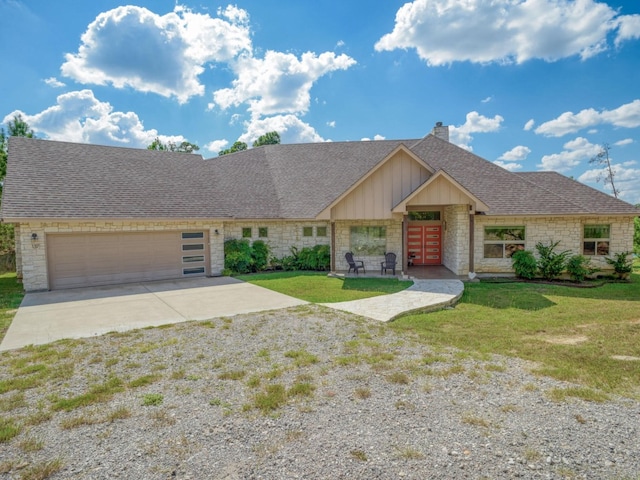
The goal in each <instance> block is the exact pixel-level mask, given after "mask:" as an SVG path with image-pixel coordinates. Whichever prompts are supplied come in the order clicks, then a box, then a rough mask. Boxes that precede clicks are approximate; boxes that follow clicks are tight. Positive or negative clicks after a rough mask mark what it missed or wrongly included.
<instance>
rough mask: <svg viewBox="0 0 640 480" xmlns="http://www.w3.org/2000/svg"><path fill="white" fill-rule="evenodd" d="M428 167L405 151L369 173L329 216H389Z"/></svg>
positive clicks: (371, 218) (354, 217) (419, 180)
mask: <svg viewBox="0 0 640 480" xmlns="http://www.w3.org/2000/svg"><path fill="white" fill-rule="evenodd" d="M429 175H430V174H429V171H428V170H427V169H426V168H424V167H423V166H422V165H420V164H419V163H418V162H417V161H416V160H415V159H414V158H412V157H411V156H410V155H409V154H407V153H406V152H404V151H399V152H397V153H396V154H395V155H394V156H393V157H392V158H390V159H389V160H388V161H387V162H385V163H384V164H383V165H381V166H380V167H379V168H378V169H377V170H376V171H374V172H373V173H372V174H371V175H369V176H368V177H367V178H366V179H365V180H364V181H363V182H362V183H360V184H359V185H358V186H357V187H356V188H355V189H354V190H353V191H351V192H349V193H348V194H347V195H346V196H345V197H344V198H343V199H342V200H341V201H340V202H339V203H338V204H337V205H335V206H334V207H333V208H332V209H331V219H332V220H348V219H354V220H355V219H358V220H389V219H391V218H393V214H392V212H391V209H392V208H393V207H394V206H396V205H397V204H398V203H400V202H401V201H402V200H403V199H404V198H405V197H407V195H409V194H410V193H411V192H413V191H414V190H415V189H417V188H418V187H419V186H420V185H422V184H423V183H424V182H425V181H426V180H427V179H428V178H429Z"/></svg>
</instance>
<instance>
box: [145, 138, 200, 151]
mask: <svg viewBox="0 0 640 480" xmlns="http://www.w3.org/2000/svg"><path fill="white" fill-rule="evenodd" d="M147 150H158V151H161V152H178V153H193V152H197V151H198V150H200V147H199V146H198V145H196V144H195V143H191V142H187V141H184V142H181V143H179V144H176V143H175V142H167V143H163V142H162V140H160V138H158V137H156V139H155V140H154V141H153V142H151V145H149V146H147Z"/></svg>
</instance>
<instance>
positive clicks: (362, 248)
mask: <svg viewBox="0 0 640 480" xmlns="http://www.w3.org/2000/svg"><path fill="white" fill-rule="evenodd" d="M386 250H387V228H386V227H351V251H352V252H353V253H355V254H357V255H384V254H385V252H386Z"/></svg>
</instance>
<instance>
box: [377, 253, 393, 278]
mask: <svg viewBox="0 0 640 480" xmlns="http://www.w3.org/2000/svg"><path fill="white" fill-rule="evenodd" d="M387 270H393V274H394V275H395V274H396V254H395V253H385V254H384V262H380V275H383V274H385V273H387Z"/></svg>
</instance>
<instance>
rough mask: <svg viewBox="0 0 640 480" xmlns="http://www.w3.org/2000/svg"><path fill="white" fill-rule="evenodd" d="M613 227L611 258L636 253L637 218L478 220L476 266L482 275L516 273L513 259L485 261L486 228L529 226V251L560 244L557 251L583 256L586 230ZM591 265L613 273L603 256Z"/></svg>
mask: <svg viewBox="0 0 640 480" xmlns="http://www.w3.org/2000/svg"><path fill="white" fill-rule="evenodd" d="M593 224H598V225H600V224H606V225H611V239H610V244H609V249H610V250H609V256H612V255H613V254H614V253H620V252H630V251H633V217H548V218H542V217H539V218H538V217H504V218H503V217H484V216H481V215H477V216H476V225H475V227H476V228H475V238H476V242H475V266H476V272H480V273H512V272H513V268H512V266H511V259H510V258H484V227H487V226H493V225H496V226H520V225H524V226H525V229H526V230H525V249H527V250H531V251H532V252H534V253H536V251H535V246H536V243H538V242H542V243H544V244H549V243H550V242H557V241H560V243H559V244H558V246H557V247H556V251H558V252H561V251H563V250H570V251H572V252H573V254H575V255H578V254H582V237H583V226H584V225H593ZM588 258H589V259H590V260H591V264H592V265H593V266H595V267H597V268H601V269H603V270H611V267H610V266H609V265H608V264H607V263H606V261H605V260H604V257H603V256H592V257H588Z"/></svg>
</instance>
